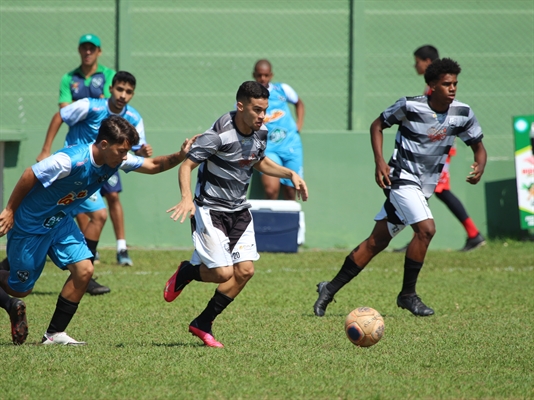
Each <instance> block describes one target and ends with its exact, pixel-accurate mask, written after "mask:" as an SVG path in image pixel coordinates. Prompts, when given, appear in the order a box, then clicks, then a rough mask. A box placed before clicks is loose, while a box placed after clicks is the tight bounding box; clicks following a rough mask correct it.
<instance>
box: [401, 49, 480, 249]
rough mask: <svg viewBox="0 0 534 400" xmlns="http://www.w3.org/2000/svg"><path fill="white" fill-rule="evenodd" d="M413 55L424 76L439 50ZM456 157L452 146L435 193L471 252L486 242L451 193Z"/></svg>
mask: <svg viewBox="0 0 534 400" xmlns="http://www.w3.org/2000/svg"><path fill="white" fill-rule="evenodd" d="M413 54H414V58H415V65H414V67H415V70H416V71H417V73H418V74H419V75H424V73H425V71H426V68H427V67H428V66H429V65H430V64H431V63H432V61H434V60H437V59H438V58H439V53H438V49H436V48H435V47H434V46H431V45H425V46H421V47H419V48H418V49H417V50H415V52H414V53H413ZM424 94H426V95H430V94H431V91H430V87H429V86H428V85H426V88H425V92H424ZM455 155H456V146H452V147H451V149H450V151H449V155H448V157H447V160H446V161H445V165H444V167H443V170H442V171H441V175H440V177H439V181H438V184H437V186H436V189H435V190H434V192H435V193H436V197H437V198H438V199H439V200H441V201H442V202H443V203H444V204H445V205H446V206H447V208H448V209H449V210H450V212H451V213H452V214H453V215H454V216H455V217H456V219H458V221H460V223H461V224H462V226H463V227H464V229H465V233H466V234H467V240H466V242H465V245H464V247H463V248H462V249H461V251H471V250H474V249H477V248H479V247H481V246H483V245H485V244H486V240H485V239H484V237H483V236H482V234H481V233H480V232H479V230H478V228H477V226H476V225H475V222H474V221H473V220H472V219H471V217H470V216H469V214H467V210H466V209H465V207H464V205H463V204H462V202H461V201H460V199H458V197H456V196H455V195H454V193H453V192H452V191H451V177H450V173H449V168H450V164H451V158H452V157H453V156H455ZM407 247H408V245H406V246H404V247H402V248H400V249H394V250H393V251H395V252H404V251H406V248H407Z"/></svg>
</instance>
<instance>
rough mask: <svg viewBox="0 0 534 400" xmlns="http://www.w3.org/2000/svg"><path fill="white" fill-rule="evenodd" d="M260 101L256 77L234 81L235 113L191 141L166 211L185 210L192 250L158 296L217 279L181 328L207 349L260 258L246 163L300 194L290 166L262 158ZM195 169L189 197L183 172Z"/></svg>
mask: <svg viewBox="0 0 534 400" xmlns="http://www.w3.org/2000/svg"><path fill="white" fill-rule="evenodd" d="M268 99H269V91H268V90H267V89H266V88H265V87H264V86H262V85H261V84H259V83H258V82H254V81H248V82H244V83H243V84H241V86H240V87H239V89H238V91H237V95H236V100H237V105H236V111H231V112H229V113H227V114H224V115H223V116H222V117H220V118H219V119H218V120H217V121H216V122H215V123H214V124H213V126H212V127H211V129H209V130H207V131H206V132H205V133H203V134H202V135H201V136H199V137H198V138H197V139H196V142H195V143H194V145H193V146H192V147H191V150H190V152H189V153H188V155H187V159H186V160H185V161H184V163H183V164H182V166H181V167H180V169H179V175H178V176H179V182H180V191H181V194H182V199H181V201H180V202H179V203H178V204H177V205H176V206H174V207H172V208H171V209H169V210H168V211H169V212H171V211H172V214H171V218H172V219H174V220H175V221H177V220H180V222H183V221H184V220H185V218H186V216H187V215H188V214H190V217H191V226H192V231H193V244H194V246H195V251H194V252H193V256H192V257H191V260H189V261H183V262H182V263H181V264H180V266H179V267H178V269H177V271H176V272H175V273H174V275H172V276H171V278H170V279H169V280H168V281H167V284H166V285H165V289H164V292H163V297H164V299H165V300H166V301H168V302H171V301H174V300H175V299H176V298H177V297H178V296H179V295H180V293H181V292H182V290H183V289H184V287H185V286H186V285H187V284H188V283H190V282H191V281H193V280H195V281H199V282H212V283H217V284H218V286H217V289H216V290H215V294H214V295H213V297H212V298H211V300H210V301H209V302H208V305H207V306H206V308H205V310H204V311H203V312H202V313H201V314H200V315H199V316H198V317H196V318H195V319H194V320H193V321H192V322H191V323H190V325H189V332H191V333H192V334H193V335H195V336H197V337H199V338H200V339H201V340H202V341H203V342H204V343H205V344H206V345H207V346H209V347H223V345H222V343H220V342H219V341H217V340H216V339H215V338H214V337H213V333H212V329H211V327H212V324H213V321H214V319H215V318H216V317H217V316H218V315H219V314H221V313H222V312H223V310H224V309H225V308H226V307H227V306H228V305H229V304H230V303H231V302H232V301H233V300H234V299H235V297H236V296H237V295H238V294H239V293H240V292H241V290H243V288H244V287H245V285H246V284H247V282H248V281H249V280H250V279H251V278H252V275H253V274H254V261H256V260H258V259H259V258H260V256H259V254H258V252H257V249H256V239H255V237H254V225H253V223H252V214H251V213H250V211H249V208H250V204H249V203H248V202H247V199H246V194H247V190H248V186H249V183H250V178H251V176H252V172H253V171H252V168H255V169H257V170H258V171H260V172H262V173H264V174H267V175H270V176H275V177H278V178H286V179H290V180H291V182H292V184H293V185H294V186H295V189H296V191H297V195H298V197H299V198H302V200H304V201H305V200H307V198H308V190H307V188H306V184H305V183H304V180H302V178H301V177H300V176H299V175H298V174H297V173H296V172H294V171H292V170H290V169H288V168H285V167H282V166H280V165H278V164H276V163H275V162H274V161H272V160H271V159H269V158H268V157H266V156H265V148H266V140H267V128H266V127H265V125H263V121H264V118H265V115H266V110H267V106H268V104H269V102H268ZM197 167H198V176H197V184H196V189H195V196H194V198H193V194H192V193H191V189H190V186H191V185H190V182H191V173H192V171H193V169H195V168H197Z"/></svg>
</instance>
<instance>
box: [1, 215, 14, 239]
mask: <svg viewBox="0 0 534 400" xmlns="http://www.w3.org/2000/svg"><path fill="white" fill-rule="evenodd" d="M11 228H13V212H12V211H9V210H7V209H5V208H4V210H3V211H2V212H1V213H0V237H2V236H4V235H5V234H6V233H8V232H9V231H10V230H11Z"/></svg>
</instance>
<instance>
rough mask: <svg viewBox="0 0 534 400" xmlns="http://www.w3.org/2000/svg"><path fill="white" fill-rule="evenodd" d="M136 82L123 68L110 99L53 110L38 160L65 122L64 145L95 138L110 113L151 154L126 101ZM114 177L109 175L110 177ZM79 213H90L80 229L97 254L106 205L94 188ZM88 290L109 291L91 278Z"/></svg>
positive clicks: (141, 152)
mask: <svg viewBox="0 0 534 400" xmlns="http://www.w3.org/2000/svg"><path fill="white" fill-rule="evenodd" d="M135 86H136V79H135V77H134V76H133V75H132V74H130V73H129V72H126V71H119V72H117V73H116V74H115V76H114V77H113V80H112V83H111V88H110V92H111V97H110V98H109V99H89V98H85V99H81V100H78V101H75V102H74V103H72V104H69V105H68V106H66V107H63V108H61V109H60V110H59V112H57V113H56V114H54V116H53V117H52V121H51V122H50V126H49V128H48V131H47V133H46V138H45V142H44V145H43V149H42V150H41V153H40V154H39V155H38V156H37V160H38V161H41V160H43V159H45V158H47V157H48V156H50V150H51V147H52V143H53V141H54V138H55V137H56V135H57V132H58V131H59V128H60V127H61V124H62V123H63V122H65V123H66V124H67V125H69V131H68V133H67V137H66V138H65V145H66V146H69V145H73V144H89V143H92V142H94V140H95V139H96V137H97V135H98V129H99V127H100V123H101V122H102V120H104V119H105V118H107V117H108V116H110V115H119V116H121V117H123V118H125V119H126V120H128V122H130V123H131V124H132V125H133V126H134V127H135V129H137V132H138V134H139V138H140V139H139V144H136V145H134V146H133V147H132V150H133V151H134V152H135V153H136V155H138V156H143V157H150V156H151V155H152V148H151V147H150V145H148V144H146V140H145V130H144V125H143V119H142V118H141V115H140V114H139V113H138V112H137V110H136V109H134V108H133V107H132V106H130V105H129V104H128V103H129V102H130V100H131V99H132V98H133V96H134V92H135ZM112 178H114V177H110V178H109V179H112ZM76 211H77V212H78V214H80V213H86V214H88V215H89V222H88V223H87V224H86V225H85V227H84V228H83V229H81V231H82V232H83V234H84V236H85V238H86V240H87V244H88V246H89V249H90V250H91V251H92V252H93V254H96V248H97V245H98V241H99V239H100V234H101V233H102V229H103V227H104V224H105V222H106V219H107V213H106V207H105V205H104V201H103V200H102V196H101V195H100V192H96V193H95V194H94V195H93V196H92V198H90V199H88V200H87V201H86V202H84V203H83V204H81V205H80V207H79V208H78V209H77V210H76ZM88 291H89V293H90V294H103V293H107V292H109V288H106V287H102V286H101V285H99V284H98V283H97V282H95V281H94V280H92V281H91V283H90V285H89V287H88Z"/></svg>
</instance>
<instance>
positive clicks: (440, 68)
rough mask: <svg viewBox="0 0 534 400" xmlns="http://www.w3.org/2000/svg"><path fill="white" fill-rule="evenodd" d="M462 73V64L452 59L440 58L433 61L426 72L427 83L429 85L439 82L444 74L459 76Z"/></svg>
mask: <svg viewBox="0 0 534 400" xmlns="http://www.w3.org/2000/svg"><path fill="white" fill-rule="evenodd" d="M460 72H462V68H460V64H458V63H457V62H456V61H454V60H452V59H450V58H438V59H437V60H434V61H432V64H430V65H429V66H428V67H427V69H426V71H425V82H426V83H427V85H429V84H430V83H431V82H434V81H437V80H438V79H439V77H440V76H441V75H443V74H451V75H459V74H460Z"/></svg>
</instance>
